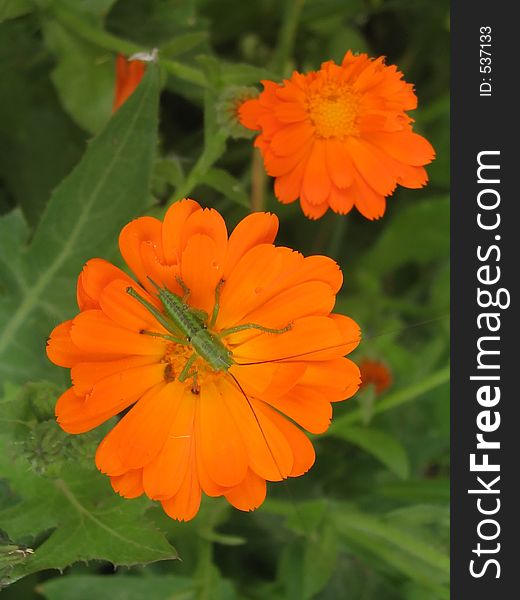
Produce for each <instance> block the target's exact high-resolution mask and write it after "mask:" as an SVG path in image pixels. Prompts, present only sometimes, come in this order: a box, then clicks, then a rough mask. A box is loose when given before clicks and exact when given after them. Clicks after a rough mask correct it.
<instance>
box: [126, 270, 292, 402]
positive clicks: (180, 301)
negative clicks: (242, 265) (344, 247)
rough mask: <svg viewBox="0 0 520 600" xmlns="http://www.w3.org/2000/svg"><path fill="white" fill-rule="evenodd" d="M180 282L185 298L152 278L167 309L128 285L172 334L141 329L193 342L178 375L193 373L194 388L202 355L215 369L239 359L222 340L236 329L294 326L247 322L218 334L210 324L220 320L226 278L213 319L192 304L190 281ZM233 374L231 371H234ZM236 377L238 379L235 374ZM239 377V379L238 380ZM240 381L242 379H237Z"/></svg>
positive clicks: (268, 330)
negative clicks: (158, 305)
mask: <svg viewBox="0 0 520 600" xmlns="http://www.w3.org/2000/svg"><path fill="white" fill-rule="evenodd" d="M176 279H177V282H178V283H179V285H180V286H181V288H182V289H183V291H184V297H183V298H181V297H180V296H178V295H177V294H174V293H172V292H170V291H169V290H168V289H166V288H163V287H160V286H159V285H158V284H157V283H155V282H154V281H152V280H151V279H150V278H149V280H150V282H151V283H152V285H153V286H154V287H155V288H156V289H157V295H158V298H159V300H160V301H161V303H162V305H163V308H164V313H162V312H161V311H159V310H157V308H156V307H155V306H153V304H151V303H150V302H148V300H146V299H145V298H143V297H142V296H140V295H139V294H138V292H136V291H135V290H134V288H132V287H128V288H127V289H126V291H127V293H128V294H130V296H132V297H133V298H135V299H136V300H138V301H139V302H140V303H141V304H142V305H143V306H145V308H146V309H147V310H148V311H149V312H150V313H151V314H152V315H153V316H154V317H155V318H156V319H157V321H158V322H159V323H160V324H161V325H162V326H163V327H164V328H165V329H166V330H167V331H168V332H169V333H168V334H161V333H155V332H152V331H145V330H143V331H141V333H143V334H146V335H152V336H156V337H162V338H164V339H167V340H170V341H172V342H174V343H176V344H181V345H183V346H191V347H192V348H193V353H192V354H191V356H190V357H189V358H188V360H187V361H186V364H185V365H184V368H183V369H182V371H181V372H180V374H179V376H178V380H179V381H180V382H183V381H186V379H188V378H190V377H193V379H194V387H193V391H194V392H195V391H197V389H198V386H197V372H196V370H193V369H192V366H193V363H194V362H195V361H196V360H197V358H198V357H200V358H202V359H203V360H204V361H206V363H207V364H208V365H209V366H210V367H211V368H212V369H213V370H214V371H226V372H227V371H229V369H230V368H231V366H233V365H234V364H237V363H235V361H234V360H233V357H232V353H231V351H230V350H229V349H228V348H227V347H226V345H225V344H224V343H223V342H222V338H224V337H226V336H228V335H230V334H232V333H236V332H238V331H245V330H247V329H257V330H259V331H263V332H264V333H273V334H281V333H285V332H286V331H289V330H290V329H291V327H292V325H291V324H288V325H287V326H286V327H282V328H280V329H271V328H269V327H264V326H262V325H259V324H258V323H245V324H243V325H238V326H236V327H230V328H228V329H223V330H222V331H220V332H219V333H217V334H215V333H212V332H211V331H209V328H210V327H213V325H214V324H215V322H216V320H217V316H218V311H219V308H220V292H221V290H222V286H223V285H224V280H223V279H221V280H220V282H219V283H218V285H217V287H216V289H215V305H214V308H213V313H212V315H211V319H210V318H209V315H208V314H207V313H205V312H204V311H202V310H199V309H196V308H192V307H191V306H190V305H189V304H188V303H187V299H188V297H189V294H190V290H189V289H188V287H187V286H186V284H185V283H184V282H183V281H182V279H180V278H179V277H177V278H176ZM230 375H231V373H230ZM233 379H235V378H234V377H233ZM235 381H236V380H235ZM237 383H238V382H237Z"/></svg>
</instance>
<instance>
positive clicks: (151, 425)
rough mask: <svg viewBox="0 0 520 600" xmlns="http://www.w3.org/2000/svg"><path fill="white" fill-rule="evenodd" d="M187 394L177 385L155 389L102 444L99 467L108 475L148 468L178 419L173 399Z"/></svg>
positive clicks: (97, 455) (144, 397)
mask: <svg viewBox="0 0 520 600" xmlns="http://www.w3.org/2000/svg"><path fill="white" fill-rule="evenodd" d="M183 392H184V386H183V385H182V384H178V383H177V382H174V383H170V384H168V385H162V386H160V387H158V388H157V387H156V388H152V389H151V390H150V391H149V392H147V393H146V394H145V395H144V396H143V397H142V398H141V400H139V402H138V403H137V404H136V405H135V406H134V407H133V408H132V410H130V411H129V412H128V413H127V414H126V415H125V416H124V417H123V418H122V419H121V421H119V423H118V424H117V425H116V426H115V427H114V429H112V431H111V432H110V433H109V434H108V435H107V436H106V437H105V439H104V440H103V441H102V442H101V444H100V445H99V448H98V451H97V453H96V464H97V466H98V468H99V469H100V470H101V471H103V472H104V473H107V474H108V475H119V474H120V473H119V472H118V471H120V469H121V468H123V469H124V470H125V471H127V470H129V469H138V468H140V467H144V466H146V465H148V464H149V463H150V462H151V461H152V460H153V459H154V458H155V457H156V456H157V455H158V454H159V452H160V451H161V450H162V448H163V446H164V444H165V443H166V440H167V438H168V435H169V433H170V430H171V427H172V423H173V421H174V419H175V415H176V411H175V404H173V406H172V402H173V399H174V398H175V396H176V395H177V394H182V393H183Z"/></svg>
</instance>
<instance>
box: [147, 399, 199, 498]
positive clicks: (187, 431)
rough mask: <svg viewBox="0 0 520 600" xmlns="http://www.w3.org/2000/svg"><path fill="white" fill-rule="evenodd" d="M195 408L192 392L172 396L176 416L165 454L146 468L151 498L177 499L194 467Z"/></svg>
mask: <svg viewBox="0 0 520 600" xmlns="http://www.w3.org/2000/svg"><path fill="white" fill-rule="evenodd" d="M195 407H196V402H195V401H194V398H193V394H191V392H189V391H186V390H184V392H182V393H178V394H175V395H173V394H172V407H171V411H172V413H175V417H174V419H173V421H172V426H171V429H170V431H169V434H168V436H167V438H166V441H165V443H164V446H163V447H162V449H161V451H160V452H159V453H158V454H157V455H156V456H155V458H153V459H152V460H151V461H150V462H149V463H148V464H147V465H146V466H145V467H144V475H143V485H144V489H145V490H146V494H147V495H148V496H149V497H150V498H153V499H155V500H166V499H168V498H171V497H172V496H175V494H177V493H178V491H179V490H180V488H181V485H182V483H183V481H184V479H185V477H186V473H187V472H188V470H189V469H192V468H194V465H193V463H192V460H193V456H192V446H193V441H194V440H193V438H194V432H195Z"/></svg>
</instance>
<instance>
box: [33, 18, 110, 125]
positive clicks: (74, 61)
mask: <svg viewBox="0 0 520 600" xmlns="http://www.w3.org/2000/svg"><path fill="white" fill-rule="evenodd" d="M44 35H45V41H46V44H47V46H48V47H49V48H50V50H51V51H52V53H53V54H54V55H55V56H56V59H57V66H56V68H55V69H54V71H53V73H52V81H53V82H54V85H55V86H56V90H57V92H58V94H59V96H60V99H61V101H62V103H63V106H64V108H65V110H66V111H67V112H68V113H69V114H70V115H71V117H72V118H73V119H74V120H75V121H76V122H77V123H78V124H79V125H80V126H81V127H83V128H84V129H86V130H87V131H89V132H91V133H96V132H97V131H99V130H100V129H101V127H102V126H103V125H104V124H105V123H106V122H107V121H108V119H109V118H110V114H111V112H112V102H113V99H114V90H115V70H114V61H113V57H112V55H111V54H110V53H109V52H107V51H106V50H104V49H102V48H101V49H100V48H99V47H97V46H94V45H93V44H90V43H89V42H86V41H84V40H82V39H81V38H78V37H77V36H75V35H73V34H71V33H69V32H68V31H67V30H66V29H65V28H64V27H63V26H62V25H60V24H59V23H58V22H57V21H53V20H51V21H46V22H45V23H44Z"/></svg>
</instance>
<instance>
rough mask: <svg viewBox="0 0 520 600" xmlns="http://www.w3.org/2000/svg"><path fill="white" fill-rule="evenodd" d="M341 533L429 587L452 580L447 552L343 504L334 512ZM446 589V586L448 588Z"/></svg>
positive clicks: (334, 521)
mask: <svg viewBox="0 0 520 600" xmlns="http://www.w3.org/2000/svg"><path fill="white" fill-rule="evenodd" d="M331 518H332V522H333V523H334V525H335V527H336V528H337V531H338V533H339V534H340V535H341V536H344V538H345V539H346V540H347V541H348V542H350V543H352V544H353V545H354V546H356V547H360V548H362V549H363V550H364V551H367V552H368V553H369V554H370V555H373V556H375V557H377V559H379V560H382V561H384V562H386V563H387V564H388V565H389V566H391V567H393V568H394V569H396V570H398V571H400V572H401V573H403V574H404V575H406V576H407V577H408V578H410V579H412V580H414V581H418V582H420V583H423V584H425V585H428V586H442V585H444V584H445V583H447V582H448V581H449V575H450V561H449V557H448V555H447V553H445V552H442V551H440V550H438V549H437V548H434V547H433V546H431V545H430V544H428V543H425V542H424V541H423V540H422V539H420V538H416V537H414V536H412V535H409V534H407V533H405V532H403V531H402V529H400V528H397V527H393V526H392V525H389V524H388V523H386V522H385V521H384V520H383V519H382V518H380V517H377V516H372V515H368V514H366V513H362V512H360V511H358V510H352V509H350V508H349V507H348V506H345V505H341V506H338V507H337V508H336V510H334V511H333V513H332V514H331ZM444 589H445V588H444Z"/></svg>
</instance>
